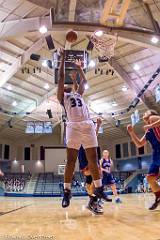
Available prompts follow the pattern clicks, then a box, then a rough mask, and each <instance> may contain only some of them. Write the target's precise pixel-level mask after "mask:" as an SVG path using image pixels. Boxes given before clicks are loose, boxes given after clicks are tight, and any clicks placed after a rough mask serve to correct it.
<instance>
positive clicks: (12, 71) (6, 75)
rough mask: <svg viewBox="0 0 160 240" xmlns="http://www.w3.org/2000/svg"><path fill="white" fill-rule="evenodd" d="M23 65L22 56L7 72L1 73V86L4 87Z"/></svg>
mask: <svg viewBox="0 0 160 240" xmlns="http://www.w3.org/2000/svg"><path fill="white" fill-rule="evenodd" d="M20 67H21V57H18V58H16V59H15V61H14V63H12V65H10V66H9V67H8V68H7V69H6V71H5V72H2V73H0V87H2V86H3V85H4V84H5V83H6V82H7V81H8V80H9V79H10V78H11V77H12V76H13V75H14V74H15V73H16V72H17V70H18V69H19V68H20Z"/></svg>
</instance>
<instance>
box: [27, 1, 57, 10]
mask: <svg viewBox="0 0 160 240" xmlns="http://www.w3.org/2000/svg"><path fill="white" fill-rule="evenodd" d="M28 2H31V3H34V4H35V5H37V6H39V7H43V8H47V9H50V8H51V7H53V4H54V3H53V2H54V1H53V0H47V1H44V0H28Z"/></svg>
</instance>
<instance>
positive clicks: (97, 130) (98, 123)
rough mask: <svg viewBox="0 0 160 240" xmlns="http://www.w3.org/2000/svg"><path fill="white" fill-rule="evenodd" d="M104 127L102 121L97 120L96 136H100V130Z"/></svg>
mask: <svg viewBox="0 0 160 240" xmlns="http://www.w3.org/2000/svg"><path fill="white" fill-rule="evenodd" d="M101 125H102V119H101V118H97V126H96V135H97V136H98V132H99V128H100V126H101Z"/></svg>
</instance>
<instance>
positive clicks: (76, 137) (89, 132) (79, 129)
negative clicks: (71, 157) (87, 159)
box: [66, 120, 98, 150]
mask: <svg viewBox="0 0 160 240" xmlns="http://www.w3.org/2000/svg"><path fill="white" fill-rule="evenodd" d="M66 142H67V147H68V148H73V149H77V150H79V148H80V146H81V145H82V146H83V148H84V149H86V148H92V147H97V146H98V141H97V136H96V131H95V126H94V123H93V122H92V121H91V120H87V121H83V122H68V123H67V126H66Z"/></svg>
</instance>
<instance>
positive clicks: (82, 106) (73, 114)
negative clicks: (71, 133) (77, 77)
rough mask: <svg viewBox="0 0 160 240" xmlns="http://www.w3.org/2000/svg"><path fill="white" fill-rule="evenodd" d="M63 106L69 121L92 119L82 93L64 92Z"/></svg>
mask: <svg viewBox="0 0 160 240" xmlns="http://www.w3.org/2000/svg"><path fill="white" fill-rule="evenodd" d="M63 106H64V108H65V111H66V113H67V118H68V121H69V122H81V121H86V120H90V115H89V110H88V107H87V105H86V103H85V102H84V100H83V98H82V96H81V95H80V94H78V93H64V101H63Z"/></svg>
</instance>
